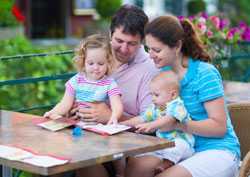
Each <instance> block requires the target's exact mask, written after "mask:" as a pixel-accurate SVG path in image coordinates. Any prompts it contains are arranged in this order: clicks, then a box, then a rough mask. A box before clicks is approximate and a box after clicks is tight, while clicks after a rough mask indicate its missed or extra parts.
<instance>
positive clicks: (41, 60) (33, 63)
mask: <svg viewBox="0 0 250 177" xmlns="http://www.w3.org/2000/svg"><path fill="white" fill-rule="evenodd" d="M60 50H66V47H65V46H56V47H50V48H48V49H42V50H41V49H38V48H37V47H34V46H33V45H32V43H31V42H29V41H28V40H27V39H26V38H25V37H23V36H18V37H16V38H13V39H9V40H2V41H0V53H1V56H12V55H19V54H30V53H44V52H45V53H47V52H55V51H60ZM71 58H72V55H60V56H47V57H34V58H26V59H16V60H7V61H0V72H1V73H0V80H1V81H4V80H12V79H20V78H26V77H42V76H48V75H56V74H65V73H67V72H70V71H74V69H73V65H72V61H71ZM64 82H65V81H63V80H60V81H58V80H57V81H48V82H38V83H31V84H20V85H9V86H8V85H6V86H0V87H1V89H0V90H1V91H0V98H1V99H0V105H1V109H8V110H14V109H18V108H27V107H32V106H35V105H46V104H50V103H52V102H53V103H56V102H57V101H58V100H59V98H60V97H61V96H62V94H63V92H64Z"/></svg>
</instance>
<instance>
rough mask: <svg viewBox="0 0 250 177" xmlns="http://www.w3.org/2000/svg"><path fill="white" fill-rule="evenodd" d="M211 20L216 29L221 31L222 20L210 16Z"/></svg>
mask: <svg viewBox="0 0 250 177" xmlns="http://www.w3.org/2000/svg"><path fill="white" fill-rule="evenodd" d="M209 19H210V20H211V22H212V23H213V25H214V26H215V28H216V29H220V18H219V17H217V16H210V17H209Z"/></svg>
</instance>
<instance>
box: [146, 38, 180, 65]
mask: <svg viewBox="0 0 250 177" xmlns="http://www.w3.org/2000/svg"><path fill="white" fill-rule="evenodd" d="M146 45H147V47H148V52H149V55H150V57H151V58H152V59H153V60H154V63H155V66H156V67H157V68H162V67H164V66H173V65H174V62H176V59H177V57H176V56H177V55H176V47H173V48H170V47H169V46H168V45H166V44H163V43H162V42H161V41H159V40H158V39H157V38H155V37H154V36H152V35H150V34H147V35H146Z"/></svg>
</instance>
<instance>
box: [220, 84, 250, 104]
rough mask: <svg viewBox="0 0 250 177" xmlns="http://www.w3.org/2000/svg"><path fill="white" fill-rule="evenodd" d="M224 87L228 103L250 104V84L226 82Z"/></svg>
mask: <svg viewBox="0 0 250 177" xmlns="http://www.w3.org/2000/svg"><path fill="white" fill-rule="evenodd" d="M223 85H224V91H225V96H226V101H227V103H244V102H248V103H249V102H250V83H244V82H235V81H224V82H223Z"/></svg>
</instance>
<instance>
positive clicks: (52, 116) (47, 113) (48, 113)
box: [43, 111, 62, 120]
mask: <svg viewBox="0 0 250 177" xmlns="http://www.w3.org/2000/svg"><path fill="white" fill-rule="evenodd" d="M43 117H46V118H50V119H53V120H55V119H59V118H62V115H60V114H56V113H53V112H52V111H48V112H46V113H45V114H44V115H43Z"/></svg>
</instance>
